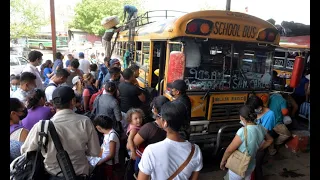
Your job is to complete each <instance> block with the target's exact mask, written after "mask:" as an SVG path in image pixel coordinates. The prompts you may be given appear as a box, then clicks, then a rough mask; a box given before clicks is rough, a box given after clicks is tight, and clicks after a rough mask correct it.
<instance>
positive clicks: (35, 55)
mask: <svg viewBox="0 0 320 180" xmlns="http://www.w3.org/2000/svg"><path fill="white" fill-rule="evenodd" d="M42 56H43V54H42V53H41V52H39V51H31V52H30V53H29V54H28V59H29V63H28V64H27V65H26V67H25V68H24V69H23V71H22V72H31V73H33V74H34V75H35V76H36V77H37V79H36V84H37V88H38V89H43V88H44V86H43V83H42V80H41V75H40V72H39V70H38V68H37V66H40V65H41V63H42Z"/></svg>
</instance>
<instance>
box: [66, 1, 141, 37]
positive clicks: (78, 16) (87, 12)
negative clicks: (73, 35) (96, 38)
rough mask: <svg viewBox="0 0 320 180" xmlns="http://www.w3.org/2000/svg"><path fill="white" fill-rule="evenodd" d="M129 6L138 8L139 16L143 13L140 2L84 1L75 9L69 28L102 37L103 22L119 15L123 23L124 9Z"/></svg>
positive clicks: (103, 30)
mask: <svg viewBox="0 0 320 180" xmlns="http://www.w3.org/2000/svg"><path fill="white" fill-rule="evenodd" d="M127 4H130V5H134V6H135V7H137V9H138V14H141V13H142V11H143V10H142V9H141V7H142V6H141V4H142V3H141V1H140V2H138V0H117V1H115V0H82V2H81V3H78V4H77V5H76V7H75V17H74V19H73V21H72V23H70V25H69V27H70V28H76V29H81V30H84V31H86V32H88V33H91V34H95V35H100V36H102V35H103V34H104V32H105V29H104V28H103V26H102V25H101V20H102V19H103V18H104V17H108V16H114V15H117V16H118V17H119V20H120V21H122V20H123V7H124V5H127Z"/></svg>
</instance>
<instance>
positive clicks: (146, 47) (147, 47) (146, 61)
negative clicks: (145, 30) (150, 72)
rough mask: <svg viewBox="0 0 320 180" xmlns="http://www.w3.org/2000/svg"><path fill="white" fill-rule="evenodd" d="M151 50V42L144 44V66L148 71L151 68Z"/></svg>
mask: <svg viewBox="0 0 320 180" xmlns="http://www.w3.org/2000/svg"><path fill="white" fill-rule="evenodd" d="M149 50H150V42H143V43H142V63H141V65H142V66H145V67H146V68H147V69H148V68H149V57H150V56H149Z"/></svg>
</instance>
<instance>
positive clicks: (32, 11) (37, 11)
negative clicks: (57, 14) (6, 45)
mask: <svg viewBox="0 0 320 180" xmlns="http://www.w3.org/2000/svg"><path fill="white" fill-rule="evenodd" d="M39 7H41V6H39V5H38V4H35V3H32V2H31V1H30V0H10V38H19V37H22V36H32V35H34V34H35V33H36V32H38V31H39V30H40V27H41V26H44V25H47V24H49V22H50V21H49V19H44V18H43V17H44V10H43V9H41V8H39Z"/></svg>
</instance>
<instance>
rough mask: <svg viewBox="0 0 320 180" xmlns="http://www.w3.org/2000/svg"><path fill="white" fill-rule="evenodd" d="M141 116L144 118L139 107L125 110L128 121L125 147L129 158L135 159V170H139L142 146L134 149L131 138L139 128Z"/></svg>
mask: <svg viewBox="0 0 320 180" xmlns="http://www.w3.org/2000/svg"><path fill="white" fill-rule="evenodd" d="M143 118H144V113H143V111H142V110H141V109H135V108H132V109H130V110H129V111H128V112H127V120H128V123H129V126H128V129H127V136H128V142H127V149H128V153H129V156H130V158H131V159H133V160H135V172H138V171H139V170H138V164H139V162H140V159H141V155H142V152H143V149H144V147H141V146H140V147H138V149H137V150H136V148H135V146H134V143H133V138H134V136H135V135H136V134H137V132H138V131H139V129H140V128H141V126H142V120H143Z"/></svg>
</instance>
